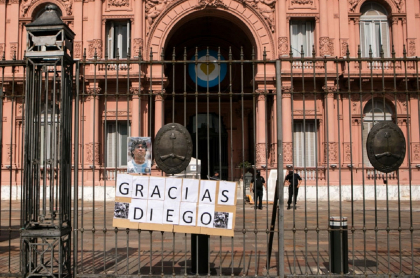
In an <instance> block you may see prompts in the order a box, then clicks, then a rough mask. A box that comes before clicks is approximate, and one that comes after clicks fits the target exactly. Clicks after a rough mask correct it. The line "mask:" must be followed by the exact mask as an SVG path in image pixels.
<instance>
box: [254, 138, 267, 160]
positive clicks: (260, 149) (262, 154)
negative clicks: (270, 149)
mask: <svg viewBox="0 0 420 278" xmlns="http://www.w3.org/2000/svg"><path fill="white" fill-rule="evenodd" d="M256 148H257V149H256V154H257V159H256V160H257V164H259V165H261V164H264V163H266V161H265V158H266V151H265V143H258V144H257V146H256Z"/></svg>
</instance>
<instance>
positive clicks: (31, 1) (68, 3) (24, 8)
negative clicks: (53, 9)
mask: <svg viewBox="0 0 420 278" xmlns="http://www.w3.org/2000/svg"><path fill="white" fill-rule="evenodd" d="M40 1H42V0H23V1H22V3H21V7H20V15H21V17H30V16H31V15H30V14H27V12H28V10H29V9H31V8H32V7H33V6H34V5H35V4H36V3H37V2H40ZM73 1H74V0H60V2H61V3H60V4H61V5H62V6H61V5H59V7H60V9H61V10H62V12H64V11H63V9H62V8H63V7H64V10H65V12H66V15H73ZM63 15H64V14H63Z"/></svg>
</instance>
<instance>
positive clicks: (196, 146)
mask: <svg viewBox="0 0 420 278" xmlns="http://www.w3.org/2000/svg"><path fill="white" fill-rule="evenodd" d="M194 62H195V63H194V70H195V72H196V73H197V72H198V48H197V47H196V48H195V55H194ZM195 117H196V120H195V156H196V166H197V167H196V169H198V157H199V156H198V74H196V75H195ZM193 128H194V127H193ZM201 165H202V164H201ZM200 168H201V167H200ZM200 178H201V173H200ZM191 238H192V239H191V249H192V248H193V245H192V241H193V240H195V248H196V249H195V256H196V257H195V258H193V257H192V254H193V252H192V251H193V250H191V262H192V261H193V260H194V259H195V263H196V267H195V272H196V275H197V276H198V274H199V273H198V268H199V265H198V257H199V256H198V244H199V241H198V235H191ZM207 254H208V253H207ZM207 254H206V255H207ZM191 271H192V270H191Z"/></svg>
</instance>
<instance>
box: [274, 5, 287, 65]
mask: <svg viewBox="0 0 420 278" xmlns="http://www.w3.org/2000/svg"><path fill="white" fill-rule="evenodd" d="M277 6H278V16H277V22H278V23H277V25H278V26H279V27H278V32H277V33H278V36H279V38H278V56H279V57H282V56H288V55H289V38H288V36H287V34H288V33H289V31H288V28H287V26H288V24H287V20H288V18H287V16H286V10H287V8H286V0H280V1H278V2H277Z"/></svg>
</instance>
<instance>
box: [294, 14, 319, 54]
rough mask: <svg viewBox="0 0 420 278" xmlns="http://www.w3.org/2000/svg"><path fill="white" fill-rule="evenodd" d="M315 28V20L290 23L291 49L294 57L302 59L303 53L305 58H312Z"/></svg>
mask: <svg viewBox="0 0 420 278" xmlns="http://www.w3.org/2000/svg"><path fill="white" fill-rule="evenodd" d="M314 28H315V21H314V20H291V21H290V48H291V50H292V52H293V57H301V55H302V53H303V56H304V57H310V56H312V46H313V45H314ZM302 50H303V51H302Z"/></svg>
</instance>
